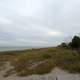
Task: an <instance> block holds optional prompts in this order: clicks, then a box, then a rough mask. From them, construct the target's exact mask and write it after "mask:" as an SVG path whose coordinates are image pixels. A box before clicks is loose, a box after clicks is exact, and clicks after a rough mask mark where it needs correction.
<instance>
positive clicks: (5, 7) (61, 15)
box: [0, 0, 80, 46]
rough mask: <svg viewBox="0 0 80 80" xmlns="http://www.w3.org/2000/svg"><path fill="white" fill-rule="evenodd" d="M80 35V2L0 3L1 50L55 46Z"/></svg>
mask: <svg viewBox="0 0 80 80" xmlns="http://www.w3.org/2000/svg"><path fill="white" fill-rule="evenodd" d="M79 32H80V0H0V46H54V45H57V44H59V43H60V42H62V41H64V40H66V38H67V37H69V36H71V35H74V34H76V33H79Z"/></svg>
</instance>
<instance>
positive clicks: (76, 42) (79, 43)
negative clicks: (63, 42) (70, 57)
mask: <svg viewBox="0 0 80 80" xmlns="http://www.w3.org/2000/svg"><path fill="white" fill-rule="evenodd" d="M70 45H71V47H72V48H80V37H78V36H74V37H73V39H72V42H71V43H70Z"/></svg>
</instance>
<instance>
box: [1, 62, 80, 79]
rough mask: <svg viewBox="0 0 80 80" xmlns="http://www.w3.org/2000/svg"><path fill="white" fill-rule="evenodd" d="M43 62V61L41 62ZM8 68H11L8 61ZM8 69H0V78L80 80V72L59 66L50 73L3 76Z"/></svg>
mask: <svg viewBox="0 0 80 80" xmlns="http://www.w3.org/2000/svg"><path fill="white" fill-rule="evenodd" d="M39 64H41V62H40V63H39ZM7 67H8V69H9V68H11V66H10V65H9V63H7ZM5 71H6V70H3V71H0V80H80V74H70V73H68V72H66V71H64V70H61V69H59V68H55V69H53V70H52V72H50V73H49V74H45V75H31V76H27V77H18V76H16V75H14V74H13V75H10V76H9V77H5V78H4V77H3V75H4V74H5Z"/></svg>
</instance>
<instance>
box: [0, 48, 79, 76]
mask: <svg viewBox="0 0 80 80" xmlns="http://www.w3.org/2000/svg"><path fill="white" fill-rule="evenodd" d="M5 61H6V62H10V63H11V65H12V66H14V70H15V72H16V73H17V75H18V76H27V75H31V74H45V73H49V72H50V71H51V70H52V69H53V68H55V67H59V68H61V69H65V70H67V71H69V72H72V73H80V51H79V50H72V49H66V48H59V47H57V48H44V49H32V50H24V51H11V52H1V54H0V67H1V66H3V65H4V64H5V63H4V62H5Z"/></svg>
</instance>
